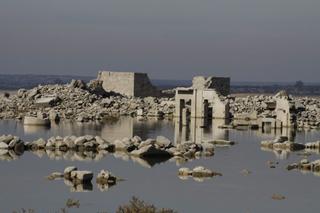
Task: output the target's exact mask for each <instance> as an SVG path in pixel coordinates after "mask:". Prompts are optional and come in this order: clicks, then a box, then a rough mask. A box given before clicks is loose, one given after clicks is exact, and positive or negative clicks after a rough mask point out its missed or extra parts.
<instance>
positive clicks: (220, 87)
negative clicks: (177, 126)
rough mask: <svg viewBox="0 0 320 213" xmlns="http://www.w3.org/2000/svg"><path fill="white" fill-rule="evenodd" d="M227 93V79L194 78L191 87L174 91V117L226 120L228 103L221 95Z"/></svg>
mask: <svg viewBox="0 0 320 213" xmlns="http://www.w3.org/2000/svg"><path fill="white" fill-rule="evenodd" d="M229 91H230V79H229V78H215V77H208V78H205V77H202V76H198V77H194V78H193V81H192V87H189V88H177V89H176V95H175V102H176V113H175V116H176V117H179V118H183V117H186V115H187V114H190V117H191V118H207V117H212V118H223V119H225V118H228V117H229V103H228V101H227V100H224V98H223V96H221V95H228V94H229ZM182 120H185V119H182Z"/></svg>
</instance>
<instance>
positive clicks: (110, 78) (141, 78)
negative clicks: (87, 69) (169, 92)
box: [98, 71, 160, 97]
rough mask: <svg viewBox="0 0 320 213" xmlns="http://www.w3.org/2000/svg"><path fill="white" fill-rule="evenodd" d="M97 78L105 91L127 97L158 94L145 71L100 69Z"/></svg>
mask: <svg viewBox="0 0 320 213" xmlns="http://www.w3.org/2000/svg"><path fill="white" fill-rule="evenodd" d="M98 80H100V81H102V82H103V83H102V87H103V89H104V90H105V91H107V92H115V93H119V94H121V95H125V96H129V97H147V96H159V94H160V92H159V91H158V90H157V88H156V87H155V86H153V85H152V84H151V82H150V80H149V77H148V75H147V74H146V73H135V72H112V71H100V72H99V74H98Z"/></svg>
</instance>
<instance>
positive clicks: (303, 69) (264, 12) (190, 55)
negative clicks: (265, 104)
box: [0, 0, 320, 82]
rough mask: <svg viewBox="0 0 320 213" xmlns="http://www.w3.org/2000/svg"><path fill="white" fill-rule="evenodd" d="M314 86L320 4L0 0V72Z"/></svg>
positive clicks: (285, 0) (318, 72)
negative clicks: (127, 74)
mask: <svg viewBox="0 0 320 213" xmlns="http://www.w3.org/2000/svg"><path fill="white" fill-rule="evenodd" d="M101 69H106V70H118V71H136V72H146V73H148V74H149V75H150V77H151V78H158V79H191V77H192V76H194V75H200V74H203V75H218V76H230V77H231V78H232V80H234V81H295V80H298V79H302V80H304V81H312V82H319V78H320V1H319V0H263V1H262V0H90V1H88V0H54V1H49V0H0V73H1V74H4V73H20V74H21V73H33V74H75V75H92V76H95V75H96V73H97V72H98V70H101Z"/></svg>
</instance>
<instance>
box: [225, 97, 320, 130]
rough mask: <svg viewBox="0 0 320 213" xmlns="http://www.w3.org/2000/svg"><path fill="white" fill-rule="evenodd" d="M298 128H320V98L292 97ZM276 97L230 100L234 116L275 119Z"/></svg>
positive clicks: (231, 111)
mask: <svg viewBox="0 0 320 213" xmlns="http://www.w3.org/2000/svg"><path fill="white" fill-rule="evenodd" d="M290 98H291V99H292V100H293V103H294V105H295V107H294V108H295V113H296V119H297V127H298V128H312V129H314V128H320V98H318V97H292V96H290ZM275 101H276V100H275V96H271V95H254V96H246V97H235V98H229V103H230V113H231V114H232V115H247V116H248V117H250V116H254V117H257V116H264V117H273V116H275V112H274V111H273V110H272V109H270V106H272V105H273V104H275Z"/></svg>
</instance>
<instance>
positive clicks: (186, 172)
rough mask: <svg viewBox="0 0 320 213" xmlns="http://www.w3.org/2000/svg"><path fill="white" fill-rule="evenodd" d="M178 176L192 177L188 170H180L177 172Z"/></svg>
mask: <svg viewBox="0 0 320 213" xmlns="http://www.w3.org/2000/svg"><path fill="white" fill-rule="evenodd" d="M178 175H180V176H190V175H192V171H191V170H190V169H189V168H180V169H179V171H178Z"/></svg>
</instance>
